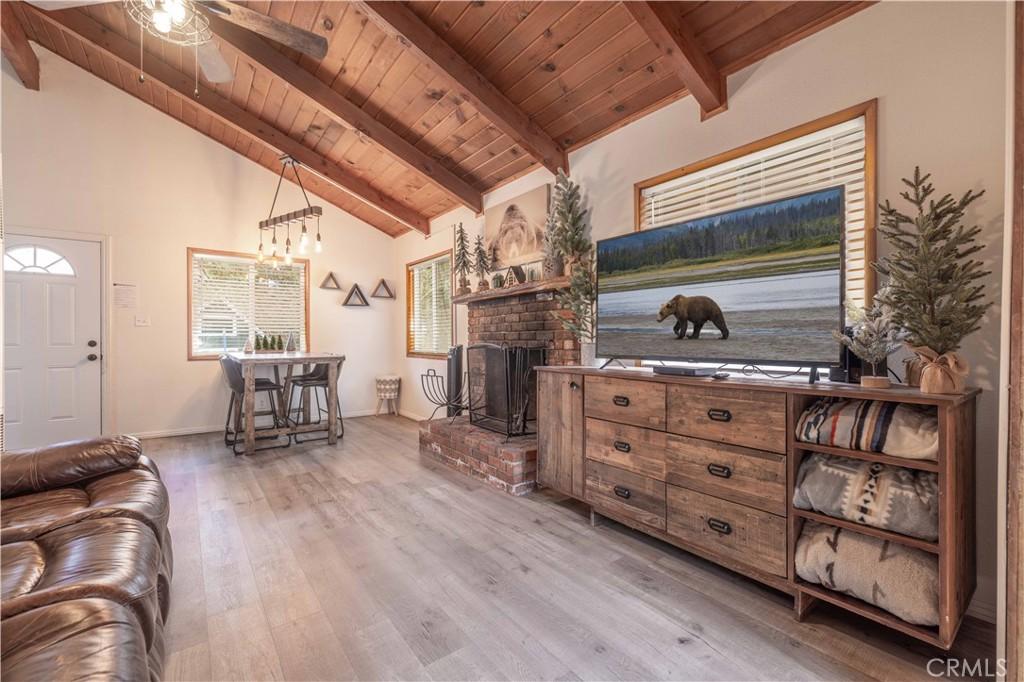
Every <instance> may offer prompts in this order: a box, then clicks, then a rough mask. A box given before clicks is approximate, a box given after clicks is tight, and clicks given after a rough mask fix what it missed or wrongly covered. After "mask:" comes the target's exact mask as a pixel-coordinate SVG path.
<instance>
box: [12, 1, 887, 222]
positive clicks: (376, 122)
mask: <svg viewBox="0 0 1024 682" xmlns="http://www.w3.org/2000/svg"><path fill="white" fill-rule="evenodd" d="M5 4H6V3H5ZM242 4H245V5H246V6H248V7H249V8H250V9H253V10H255V11H258V12H262V13H265V14H268V15H270V16H273V17H275V18H277V19H281V20H283V21H286V22H289V23H292V24H294V25H296V26H299V27H301V28H304V29H307V30H312V31H314V32H316V33H319V34H321V35H323V36H325V37H326V38H327V40H328V44H329V48H328V52H327V56H326V57H325V58H324V59H323V60H320V61H317V60H314V59H311V58H310V57H307V56H304V55H301V54H299V53H297V52H294V51H292V50H290V49H289V48H286V47H282V46H278V45H276V44H275V45H274V50H276V52H278V53H279V54H280V55H283V56H284V57H285V58H286V59H287V60H288V61H290V62H291V63H292V64H295V65H298V67H300V68H301V69H303V70H305V71H306V72H308V73H310V74H313V75H314V76H315V77H316V79H319V81H320V82H322V83H323V84H326V85H327V86H329V88H330V89H331V90H333V91H334V93H337V94H338V95H340V96H341V97H342V98H344V99H345V100H347V102H342V104H344V105H345V106H348V107H349V109H350V110H349V111H348V114H347V117H346V115H339V112H338V111H337V110H334V111H332V109H331V108H328V107H325V106H324V102H325V101H326V102H328V103H329V101H330V99H331V98H333V97H334V95H333V94H331V93H327V92H321V93H320V96H318V97H317V98H313V97H310V96H308V95H309V93H310V87H308V83H307V84H306V85H304V86H302V87H299V86H297V85H296V83H295V82H291V81H289V80H285V78H282V77H281V74H285V75H287V71H288V69H289V68H291V67H290V66H288V65H287V64H280V63H279V64H277V65H276V67H277V68H274V69H271V68H268V58H267V57H268V56H267V55H264V57H263V58H260V59H254V58H253V57H252V55H254V54H255V53H254V52H253V51H252V50H247V51H246V52H243V51H241V50H240V49H238V48H237V47H236V46H235V45H234V44H233V43H232V42H231V41H229V40H227V39H224V38H221V37H218V38H216V40H217V41H218V43H219V45H220V49H221V52H222V53H223V55H224V56H225V59H226V60H227V62H228V64H229V65H230V66H231V68H232V69H233V72H234V80H233V81H232V82H230V83H224V84H216V85H215V84H210V83H205V82H204V81H203V79H202V77H201V76H200V96H199V97H198V98H194V97H191V96H189V95H190V94H191V91H192V88H191V87H187V88H186V83H188V82H189V81H191V80H192V79H194V78H195V56H194V54H193V52H192V51H191V50H189V49H182V48H179V47H177V46H174V45H171V44H169V43H165V42H162V41H160V40H157V39H155V38H151V37H148V36H147V38H146V40H145V49H146V57H145V59H146V70H147V73H149V76H148V77H147V78H146V79H145V81H144V82H140V81H139V77H138V76H139V74H138V68H137V58H138V57H137V55H138V40H139V30H138V27H137V25H135V24H133V23H132V22H131V20H130V19H128V17H127V15H126V14H125V12H124V9H123V7H122V4H121V3H119V2H110V3H106V4H100V5H91V6H88V7H85V8H81V9H72V10H62V11H59V12H51V13H47V12H42V11H40V10H38V9H36V8H34V7H32V6H29V5H25V4H22V3H17V4H15V5H14V16H15V17H16V18H17V19H18V20H19V21H20V23H21V25H22V27H23V29H24V32H25V34H26V36H27V37H28V39H29V40H32V41H35V42H37V43H38V44H40V45H42V46H43V47H45V48H47V49H48V50H50V51H52V52H55V53H57V54H58V55H60V56H61V57H63V58H65V59H67V60H69V61H71V62H73V63H75V64H77V65H78V66H80V67H81V68H83V69H85V70H87V71H89V72H91V73H93V74H94V75H96V76H98V77H100V78H103V79H104V80H106V81H108V82H110V83H112V84H113V85H115V86H117V87H118V88H121V89H122V90H124V91H125V92H128V93H130V94H132V95H134V96H136V97H138V98H139V99H141V100H143V101H144V102H146V103H147V104H150V105H151V106H154V107H156V108H157V109H159V110H160V111H163V112H164V113H166V114H168V115H169V116H172V117H173V118H175V119H178V120H179V121H181V122H182V123H184V124H185V125H188V126H190V127H192V128H195V129H196V130H198V131H199V132H201V133H203V134H204V135H207V136H208V137H210V138H212V139H214V140H216V141H218V142H220V143H222V144H224V145H225V146H227V147H229V148H231V149H233V150H235V151H236V152H238V153H239V154H242V155H244V156H246V157H248V158H250V159H251V160H253V161H255V162H257V163H259V164H261V165H263V166H266V167H267V168H269V169H271V170H273V171H274V172H279V171H280V162H279V160H278V157H279V156H280V154H281V152H286V153H292V154H293V156H296V158H299V160H300V161H302V162H303V164H304V165H305V166H307V167H309V168H311V169H312V170H313V172H304V173H303V182H304V183H305V184H306V187H307V189H308V190H311V191H312V192H313V193H314V194H317V195H318V196H320V197H322V198H323V199H324V200H325V201H327V202H330V203H332V204H334V205H335V206H337V207H338V208H340V209H342V210H344V211H346V212H348V213H350V214H352V215H354V216H356V217H358V218H360V219H362V220H364V221H366V222H367V223H369V224H371V225H373V226H375V227H377V228H378V229H380V230H382V231H383V232H385V233H387V234H389V235H392V236H397V235H400V234H403V233H405V232H407V231H408V230H409V229H410V228H414V229H418V230H420V231H427V230H428V228H427V224H428V222H427V221H428V220H429V219H430V218H432V217H435V216H437V215H440V214H442V213H445V212H446V211H449V210H451V209H452V208H454V207H455V206H457V205H459V204H460V203H462V204H465V205H467V206H472V207H474V208H477V209H478V208H479V196H474V193H483V192H486V191H489V190H491V189H493V188H495V187H497V186H499V185H501V184H502V183H505V182H508V181H509V180H511V179H514V178H516V177H519V176H521V175H523V174H525V173H527V172H529V171H531V170H533V169H534V168H537V167H538V165H539V164H540V160H539V159H538V158H537V157H538V156H539V155H540V153H541V152H540V151H539V149H540V148H542V147H543V145H544V141H545V140H546V141H547V142H550V141H552V140H553V141H554V145H555V146H554V152H555V154H557V153H559V152H561V153H562V154H563V158H564V152H565V151H568V150H572V149H575V148H577V147H579V146H581V145H583V144H586V143H587V142H590V141H592V140H594V139H595V138H597V137H600V136H601V135H604V134H606V133H608V132H610V131H612V130H615V129H617V128H619V127H621V126H622V125H624V124H626V123H628V122H630V121H632V120H635V119H636V118H638V117H640V116H642V115H644V114H646V113H649V112H650V111H653V110H654V109H657V108H659V107H661V106H664V105H665V104H667V103H669V102H671V101H674V100H676V99H679V98H680V97H684V96H686V95H687V94H689V93H688V91H687V88H686V86H685V85H684V79H686V77H687V74H686V73H685V72H684V70H682V69H680V66H679V65H680V61H679V55H677V54H674V53H673V50H672V47H671V46H670V45H665V44H663V43H661V44H659V43H657V42H655V41H652V37H651V34H650V33H649V31H650V30H651V28H650V26H649V25H647V24H648V22H645V23H644V25H643V26H641V24H640V23H638V22H637V20H636V19H635V18H634V16H635V15H637V14H640V13H639V12H635V11H630V10H629V9H628V8H627V7H626V6H624V4H623V3H622V2H590V1H584V2H562V1H547V2H521V1H508V2H494V1H487V2H481V1H476V2H447V1H446V2H408V3H405V5H406V6H407V8H408V9H410V10H411V13H412V14H413V15H415V16H413V17H412V18H413V19H415V18H416V17H418V18H419V20H420V21H421V22H422V23H424V24H426V25H427V26H428V27H429V28H430V29H431V30H432V31H433V33H436V34H437V36H439V37H440V38H441V39H442V40H443V41H444V42H445V43H447V46H450V48H452V49H454V51H455V52H456V53H457V55H456V56H455V58H458V57H461V60H462V61H464V62H466V63H468V64H469V65H471V66H472V67H475V69H476V71H478V72H479V74H480V75H482V76H483V77H484V79H486V81H489V84H490V85H493V87H494V88H495V89H496V91H497V94H496V95H495V97H497V100H498V101H499V103H504V104H508V105H510V106H511V107H512V108H511V110H506V111H512V112H513V114H514V115H513V118H514V117H515V115H522V114H525V116H522V118H520V119H518V120H519V121H520V122H522V121H525V122H526V125H528V126H532V127H534V128H535V129H534V130H533V133H535V135H534V136H533V137H531V136H529V135H528V134H523V135H516V134H513V135H510V134H509V132H508V131H512V132H513V133H515V132H516V131H518V130H520V129H519V128H514V127H510V126H509V125H508V123H507V121H504V120H503V121H498V120H491V119H488V118H487V116H485V115H484V114H482V113H481V111H479V110H478V108H477V107H474V105H473V102H477V103H478V104H479V105H480V108H481V109H483V110H485V111H488V112H489V113H491V115H492V118H497V113H498V112H499V111H500V110H499V109H495V108H494V105H495V101H493V100H488V99H487V98H486V97H485V98H483V99H481V98H478V97H476V93H467V91H465V90H464V89H463V88H460V87H458V86H457V85H456V84H455V83H453V78H452V75H451V73H450V71H451V69H449V73H444V72H442V71H441V68H440V67H439V64H438V63H437V62H436V61H434V60H431V59H429V58H427V57H426V56H425V55H424V53H423V51H422V50H420V49H418V48H419V47H420V46H419V44H418V43H417V42H416V41H411V40H408V39H403V38H396V37H395V35H394V33H395V31H394V30H393V28H394V27H393V26H389V27H388V29H391V30H385V29H384V28H382V27H381V25H382V23H383V22H382V19H381V17H380V16H379V15H378V12H376V11H374V10H373V9H372V8H373V6H374V4H375V3H367V6H364V5H362V4H361V3H348V2H285V1H281V0H274V1H273V2H248V3H242ZM670 4H671V6H672V8H673V10H674V17H673V20H674V21H673V23H675V24H676V25H677V26H678V25H681V26H683V27H684V31H686V32H687V33H686V35H687V37H688V41H689V49H690V50H693V49H699V50H702V51H703V53H704V55H706V57H707V59H708V60H709V61H710V64H708V63H707V62H704V63H703V69H702V70H703V72H704V73H708V72H710V73H714V70H715V69H717V71H718V72H720V73H721V75H722V76H728V75H729V74H732V73H735V72H736V71H738V70H739V69H742V68H744V67H745V66H748V65H750V64H752V63H754V62H756V61H758V60H760V59H763V58H764V57H766V56H767V55H769V54H771V53H772V52H774V51H776V50H779V49H782V48H784V47H786V46H787V45H789V44H792V43H793V42H795V41H797V40H800V39H802V38H804V37H806V36H808V35H810V34H812V33H814V32H816V31H818V30H821V29H822V28H825V27H827V26H829V25H831V24H832V23H834V22H836V21H839V20H841V19H843V18H845V17H847V16H849V15H851V14H853V13H854V12H857V11H859V10H860V9H862V8H864V7H866V6H868V5H869V4H870V3H868V2H811V1H800V2H778V1H775V2H732V1H716V2H675V3H670ZM384 9H387V8H384ZM664 12H665V7H664V6H660V7H659V11H658V14H664ZM406 14H408V13H406ZM385 19H386V17H385ZM676 33H677V34H678V30H677V31H676ZM225 35H227V34H226V33H225ZM428 37H429V34H428ZM259 40H262V39H259ZM235 42H237V41H235ZM694 42H695V43H696V46H695V47H694V45H693V43H694ZM132 45H134V48H132V47H131V46H132ZM257 47H265V45H263V46H257ZM442 47H444V46H442ZM445 49H446V48H445ZM133 50H134V51H133ZM269 57H271V58H273V59H276V57H274V55H269ZM273 59H270V61H273ZM278 61H279V62H280V61H281V60H278ZM292 71H293V72H294V69H292ZM293 75H294V73H293ZM690 78H691V80H690V82H691V83H693V82H694V81H693V80H692V76H690ZM314 85H316V86H317V87H319V86H318V84H315V83H314ZM43 87H45V73H44V74H43ZM349 103H351V104H354V105H355V107H351V106H350V105H349ZM702 105H703V102H702ZM723 107H724V105H723ZM355 108H358V109H359V110H361V111H357V110H355ZM516 110H518V111H516ZM342 113H343V114H344V112H342ZM353 113H354V114H358V115H359V116H361V117H364V119H365V120H364V123H365V122H366V121H368V124H369V127H367V125H365V124H360V125H356V126H354V127H353V125H352V124H351V122H350V121H349V124H348V125H346V124H345V123H344V121H348V119H349V118H351V114H353ZM713 113H715V112H714V111H707V112H705V114H706V115H711V114H713ZM388 136H390V138H391V139H388ZM559 148H560V149H559ZM527 149H530V151H527ZM293 151H294V152H300V153H301V154H302V156H301V157H299V156H298V154H295V153H293ZM548 151H550V149H549V150H548ZM549 156H551V155H549ZM432 165H433V166H436V168H431V167H430V166H432ZM550 165H551V164H550V159H549V166H550ZM343 187H344V188H347V189H342V188H343ZM353 192H354V193H353ZM357 196H361V197H362V198H357Z"/></svg>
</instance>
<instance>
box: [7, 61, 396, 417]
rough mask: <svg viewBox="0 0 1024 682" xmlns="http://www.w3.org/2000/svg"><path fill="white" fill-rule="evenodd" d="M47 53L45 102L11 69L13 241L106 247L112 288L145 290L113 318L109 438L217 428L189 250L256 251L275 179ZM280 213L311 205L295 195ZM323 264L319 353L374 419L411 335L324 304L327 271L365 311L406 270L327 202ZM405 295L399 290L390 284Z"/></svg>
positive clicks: (332, 297) (316, 337)
mask: <svg viewBox="0 0 1024 682" xmlns="http://www.w3.org/2000/svg"><path fill="white" fill-rule="evenodd" d="M33 47H35V48H36V52H37V53H38V54H39V58H40V63H41V71H42V74H43V75H42V78H43V83H42V89H41V91H39V92H32V91H29V90H26V89H25V88H24V87H22V86H21V83H20V82H18V81H17V79H16V78H15V77H14V75H13V74H12V73H11V71H10V67H9V66H8V65H7V63H6V62H4V67H3V80H2V94H3V141H2V144H3V150H4V154H3V164H4V168H3V171H4V173H3V178H4V183H5V185H4V199H5V205H4V209H5V216H4V218H5V220H4V223H5V227H6V229H7V231H8V232H18V229H19V228H23V229H24V228H28V229H46V230H67V231H75V232H85V233H94V234H102V235H108V236H109V238H110V244H111V251H112V254H111V256H112V258H111V265H112V279H113V281H114V282H125V283H130V284H136V285H137V286H138V290H139V293H140V307H139V310H138V313H139V314H142V315H146V316H148V317H149V318H150V319H151V321H152V326H150V327H135V326H134V313H131V312H128V311H123V310H120V311H114V313H113V315H112V320H111V327H110V330H111V335H110V336H111V344H110V345H109V346H108V347H107V348H106V349H105V357H106V360H107V364H106V371H108V372H109V374H110V378H111V387H112V390H111V391H110V395H108V396H106V397H105V405H104V407H105V409H107V410H108V413H109V415H110V416H111V417H112V420H111V421H110V422H109V428H110V429H111V430H113V431H119V432H131V433H144V434H166V433H175V432H178V433H180V432H187V431H200V430H209V429H211V428H213V429H216V428H221V427H222V425H223V423H224V415H225V412H226V409H227V396H228V394H227V391H226V389H225V387H224V386H223V384H222V380H221V377H220V367H219V365H218V363H217V362H212V361H192V362H189V361H188V360H187V359H186V357H187V356H186V351H187V348H186V341H187V332H186V326H187V318H186V272H187V271H186V257H185V249H186V247H189V246H193V247H201V248H210V249H223V250H231V251H244V252H249V253H252V252H254V251H255V249H256V245H257V243H258V235H257V229H256V224H257V222H258V221H259V220H260V219H262V218H266V216H267V211H268V210H269V208H270V202H271V199H272V198H273V193H274V188H275V185H276V183H277V176H276V175H275V174H274V173H272V172H270V171H269V170H267V169H265V168H263V167H262V166H259V165H257V164H255V163H253V162H252V161H249V160H248V159H246V158H243V157H242V156H240V155H239V154H237V153H236V152H234V151H232V150H230V149H228V148H226V147H224V146H222V145H220V144H218V143H216V142H213V141H212V140H210V139H209V138H207V137H205V136H204V135H202V134H200V133H198V132H196V131H195V130H193V129H191V128H189V127H187V126H185V125H183V124H180V123H178V122H176V121H174V120H173V119H172V118H170V117H169V116H167V115H166V114H163V113H161V112H160V111H158V110H156V109H154V108H153V107H150V106H149V105H147V104H145V103H143V102H141V101H139V100H137V99H135V98H134V97H132V96H130V95H128V94H126V93H124V92H122V91H121V90H119V89H117V88H115V87H113V86H112V85H110V84H108V83H107V82H105V81H103V80H101V79H98V78H96V77H94V76H92V75H90V74H88V73H86V72H85V71H83V70H81V69H79V68H78V67H76V66H74V65H72V64H70V63H68V62H66V61H64V60H63V59H61V58H60V57H58V56H56V55H54V54H52V53H50V52H47V51H46V50H44V49H42V48H39V47H38V46H36V45H33ZM278 202H279V208H280V209H281V210H291V209H294V208H298V207H299V206H301V205H303V200H302V196H301V193H300V192H299V189H298V187H296V186H295V185H293V184H291V183H287V182H286V183H285V184H284V185H283V186H282V189H281V197H280V199H279V200H278ZM318 203H321V204H323V206H324V217H323V219H322V221H321V228H322V234H323V238H324V247H325V248H324V252H323V253H321V254H311V255H309V258H310V259H311V268H310V270H311V287H310V317H311V330H310V334H311V339H312V348H313V350H322V351H336V352H341V353H345V354H346V355H347V357H348V362H347V363H346V365H345V367H344V368H343V370H342V380H341V400H342V407H343V409H344V410H345V413H346V414H354V413H359V412H367V411H372V409H373V407H374V406H375V404H376V399H375V397H374V395H375V389H374V376H375V375H376V374H382V373H387V372H389V371H390V370H391V366H390V365H391V362H392V358H390V357H388V356H387V354H382V353H381V352H380V350H379V349H380V346H381V344H382V343H385V342H386V340H387V339H390V338H392V337H393V336H394V335H395V334H397V333H400V330H401V326H398V327H396V326H395V325H400V324H401V321H400V317H399V316H397V315H396V314H394V309H395V307H396V302H395V301H387V300H381V299H370V302H371V306H370V307H369V308H343V307H342V306H341V305H340V304H341V301H342V300H343V298H344V292H341V293H339V292H337V291H333V292H332V291H324V290H320V289H319V288H318V287H317V285H318V284H319V283H320V281H321V280H322V279H323V277H324V276H325V275H326V273H327V271H328V270H332V271H334V272H335V273H336V275H337V276H338V278H339V279H340V281H341V283H342V286H343V287H345V289H346V290H347V289H348V288H349V287H350V286H351V285H352V283H353V282H356V283H358V284H359V285H360V287H361V288H362V289H363V291H364V293H365V294H366V295H367V297H368V296H369V294H370V291H371V290H372V288H373V286H374V285H375V284H376V282H377V280H379V279H380V278H381V277H385V276H387V275H388V274H389V273H390V271H391V269H392V263H393V259H394V241H393V240H392V239H391V238H390V237H388V236H387V235H385V234H383V233H382V232H380V231H378V230H376V229H375V228H373V227H371V226H369V225H367V224H366V223H363V222H362V221H360V220H358V219H356V218H354V217H352V216H350V215H348V214H347V213H344V212H342V211H340V210H338V209H336V208H334V207H332V206H331V205H329V204H326V203H325V202H322V201H321V202H318ZM393 284H397V282H393Z"/></svg>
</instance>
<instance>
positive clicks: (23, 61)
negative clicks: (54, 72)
mask: <svg viewBox="0 0 1024 682" xmlns="http://www.w3.org/2000/svg"><path fill="white" fill-rule="evenodd" d="M0 12H2V14H0V27H2V29H3V36H2V39H0V43H2V47H3V53H4V56H5V57H7V61H9V62H10V63H11V66H12V67H14V72H15V73H16V74H18V78H20V79H21V82H22V84H23V85H24V86H25V87H26V88H28V89H29V90H38V89H39V59H38V58H37V57H36V53H35V52H33V51H32V46H31V45H29V44H28V38H26V37H25V30H24V29H23V28H22V26H21V22H20V21H18V17H16V16H15V15H14V7H12V6H11V3H10V2H0Z"/></svg>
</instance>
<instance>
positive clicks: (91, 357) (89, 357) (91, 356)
mask: <svg viewBox="0 0 1024 682" xmlns="http://www.w3.org/2000/svg"><path fill="white" fill-rule="evenodd" d="M85 359H86V360H88V361H89V362H96V361H97V360H99V359H100V356H98V355H96V354H95V353H89V354H88V355H86V356H85Z"/></svg>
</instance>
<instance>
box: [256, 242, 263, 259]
mask: <svg viewBox="0 0 1024 682" xmlns="http://www.w3.org/2000/svg"><path fill="white" fill-rule="evenodd" d="M256 262H257V263H262V262H263V242H260V248H258V249H256Z"/></svg>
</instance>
